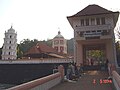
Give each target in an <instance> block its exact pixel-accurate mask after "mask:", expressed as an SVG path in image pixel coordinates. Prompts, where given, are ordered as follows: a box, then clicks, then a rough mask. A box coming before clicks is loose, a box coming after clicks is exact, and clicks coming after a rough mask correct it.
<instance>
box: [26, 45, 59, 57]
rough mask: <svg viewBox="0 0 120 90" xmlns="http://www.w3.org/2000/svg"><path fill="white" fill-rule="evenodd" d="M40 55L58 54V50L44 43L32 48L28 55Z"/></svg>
mask: <svg viewBox="0 0 120 90" xmlns="http://www.w3.org/2000/svg"><path fill="white" fill-rule="evenodd" d="M40 53H57V52H56V50H55V49H54V48H52V47H50V46H47V45H46V44H44V43H38V44H36V45H35V46H33V47H32V48H30V49H29V50H28V51H27V52H26V53H25V55H26V54H40Z"/></svg>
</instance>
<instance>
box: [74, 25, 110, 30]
mask: <svg viewBox="0 0 120 90" xmlns="http://www.w3.org/2000/svg"><path fill="white" fill-rule="evenodd" d="M110 29H111V26H110V25H91V26H77V27H76V31H92V30H93V31H94V30H110Z"/></svg>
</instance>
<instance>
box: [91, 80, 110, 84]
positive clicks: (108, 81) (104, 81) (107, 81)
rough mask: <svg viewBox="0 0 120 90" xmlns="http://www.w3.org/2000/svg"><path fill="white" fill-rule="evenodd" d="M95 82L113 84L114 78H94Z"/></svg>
mask: <svg viewBox="0 0 120 90" xmlns="http://www.w3.org/2000/svg"><path fill="white" fill-rule="evenodd" d="M92 83H93V84H97V83H99V84H111V83H112V80H109V79H99V80H96V79H93V81H92Z"/></svg>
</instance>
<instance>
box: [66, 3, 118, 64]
mask: <svg viewBox="0 0 120 90" xmlns="http://www.w3.org/2000/svg"><path fill="white" fill-rule="evenodd" d="M118 16H119V12H112V11H109V10H107V9H105V8H103V7H100V6H98V5H89V6H87V7H85V8H84V9H83V10H81V11H80V12H78V13H77V14H75V15H73V16H69V17H67V19H68V21H69V23H70V25H71V26H72V28H73V29H74V60H75V62H77V64H78V65H79V64H83V65H96V64H98V63H101V62H105V60H106V59H108V60H109V62H110V63H113V64H115V65H116V66H117V62H116V50H115V36H114V28H115V26H116V23H117V20H118ZM98 52H99V53H98ZM94 53H98V54H100V55H95V54H94Z"/></svg>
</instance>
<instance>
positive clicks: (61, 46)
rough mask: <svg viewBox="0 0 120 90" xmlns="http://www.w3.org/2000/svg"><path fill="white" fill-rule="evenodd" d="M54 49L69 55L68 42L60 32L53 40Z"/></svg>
mask: <svg viewBox="0 0 120 90" xmlns="http://www.w3.org/2000/svg"><path fill="white" fill-rule="evenodd" d="M52 47H53V48H55V49H56V50H57V51H58V52H59V53H63V54H67V40H66V39H64V37H63V36H62V35H61V32H60V31H58V35H56V36H55V37H54V38H53V43H52Z"/></svg>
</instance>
